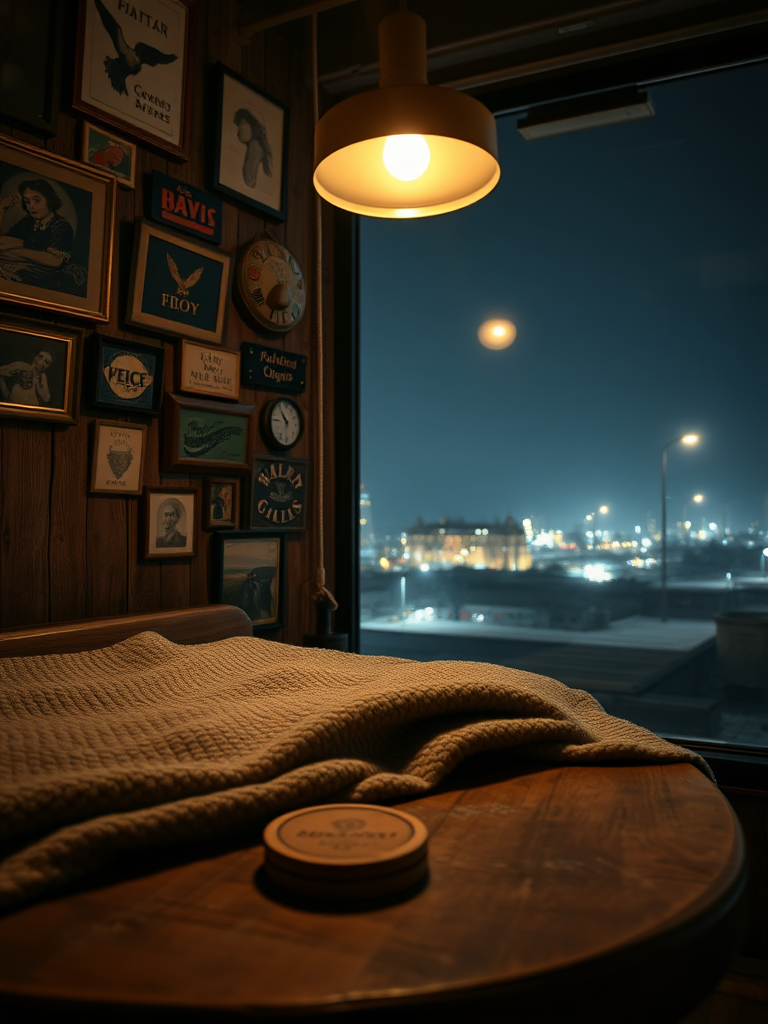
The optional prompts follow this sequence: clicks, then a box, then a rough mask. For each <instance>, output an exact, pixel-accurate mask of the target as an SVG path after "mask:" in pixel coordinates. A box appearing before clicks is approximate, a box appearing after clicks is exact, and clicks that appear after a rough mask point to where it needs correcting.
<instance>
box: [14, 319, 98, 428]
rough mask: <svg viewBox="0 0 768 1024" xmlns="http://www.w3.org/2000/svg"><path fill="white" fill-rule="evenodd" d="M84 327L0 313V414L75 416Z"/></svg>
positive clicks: (56, 418) (72, 419) (58, 419)
mask: <svg viewBox="0 0 768 1024" xmlns="http://www.w3.org/2000/svg"><path fill="white" fill-rule="evenodd" d="M82 344H83V333H82V331H79V330H76V329H73V328H71V327H53V326H51V325H50V324H40V323H35V322H33V321H31V320H22V319H18V318H16V317H11V316H0V416H13V417H17V418H21V419H29V420H49V421H53V422H56V423H75V422H77V402H78V391H79V388H78V382H79V380H80V372H79V367H80V359H81V355H80V353H81V350H82Z"/></svg>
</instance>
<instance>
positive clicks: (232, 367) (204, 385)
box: [177, 339, 240, 402]
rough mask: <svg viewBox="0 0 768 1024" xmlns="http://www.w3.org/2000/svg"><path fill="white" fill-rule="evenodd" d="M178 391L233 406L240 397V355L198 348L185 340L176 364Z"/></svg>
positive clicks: (214, 349)
mask: <svg viewBox="0 0 768 1024" xmlns="http://www.w3.org/2000/svg"><path fill="white" fill-rule="evenodd" d="M178 366H179V374H178V382H177V386H178V389H179V391H189V392H191V393H192V394H193V395H208V396H209V397H210V398H227V399H229V400H230V401H234V402H236V401H237V400H238V398H239V397H240V353H239V352H232V351H230V350H229V349H226V348H212V347H211V346H210V345H198V344H197V343H196V342H194V341H187V340H186V339H185V340H184V341H182V343H181V358H180V359H179V361H178Z"/></svg>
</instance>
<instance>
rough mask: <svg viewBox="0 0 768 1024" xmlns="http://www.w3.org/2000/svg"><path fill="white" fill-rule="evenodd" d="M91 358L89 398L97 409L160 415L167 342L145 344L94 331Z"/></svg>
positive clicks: (89, 359)
mask: <svg viewBox="0 0 768 1024" xmlns="http://www.w3.org/2000/svg"><path fill="white" fill-rule="evenodd" d="M90 346H91V348H90V351H89V357H88V368H89V373H88V392H87V396H86V400H87V401H88V404H89V405H93V406H95V407H96V408H97V409H112V410H113V411H114V412H116V411H117V410H120V412H124V413H140V414H141V415H143V416H157V415H158V414H159V413H160V403H161V402H162V400H163V370H164V367H165V348H164V346H163V345H144V344H142V343H141V342H138V341H120V339H119V338H107V337H105V336H104V335H103V334H94V336H93V337H92V338H91V341H90Z"/></svg>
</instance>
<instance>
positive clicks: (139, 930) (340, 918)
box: [0, 756, 745, 1024]
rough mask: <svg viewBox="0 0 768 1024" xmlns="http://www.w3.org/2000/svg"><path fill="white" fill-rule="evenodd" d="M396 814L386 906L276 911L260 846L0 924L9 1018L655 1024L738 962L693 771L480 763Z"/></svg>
mask: <svg viewBox="0 0 768 1024" xmlns="http://www.w3.org/2000/svg"><path fill="white" fill-rule="evenodd" d="M398 806H399V807H402V808H403V809H404V810H407V811H409V812H410V813H412V814H415V815H417V816H418V817H419V818H421V820H422V821H424V823H425V824H426V825H427V827H428V829H429V832H430V840H429V863H430V874H429V878H428V881H427V883H426V884H425V885H424V886H423V887H422V888H421V889H419V890H418V891H416V892H415V893H412V894H410V895H409V898H407V899H403V900H401V901H400V902H391V903H389V904H387V903H379V904H370V905H364V906H360V907H358V906H356V907H353V908H346V909H344V908H343V907H341V906H339V905H336V906H334V905H328V906H323V905H319V904H316V905H303V904H301V903H294V904H291V903H290V902H285V901H281V900H279V899H278V898H276V894H275V892H274V891H270V890H269V888H268V887H267V885H266V883H265V882H263V880H262V875H263V872H260V870H259V869H260V867H261V864H262V861H263V850H262V847H261V844H260V843H259V842H258V835H259V834H260V832H259V833H257V834H256V835H254V836H253V837H251V840H252V841H251V842H250V843H249V844H246V843H245V842H244V843H242V844H241V845H239V846H238V847H234V846H233V845H231V844H230V846H229V847H228V848H226V849H206V850H205V851H200V850H199V849H197V850H195V851H185V852H186V854H187V855H188V858H189V859H188V860H187V861H186V862H185V861H184V860H183V859H181V858H180V857H179V855H178V851H177V852H176V853H175V854H173V855H168V854H165V855H163V857H164V859H161V858H157V857H155V859H154V860H152V861H148V860H144V861H139V862H137V863H136V862H135V863H134V865H133V870H131V868H130V867H127V868H126V867H125V866H123V867H122V868H121V870H120V871H119V872H118V871H113V872H112V874H111V876H109V877H104V876H102V877H100V878H99V879H98V886H96V885H95V884H94V883H93V882H92V883H91V884H90V885H88V886H81V887H80V888H78V889H76V890H74V889H71V890H69V891H68V892H67V893H65V894H64V895H62V896H60V897H59V898H56V899H51V900H49V901H47V902H45V903H40V904H37V905H33V906H30V907H27V908H25V909H23V910H20V911H17V912H16V913H14V914H11V915H9V916H6V917H5V918H3V919H2V920H0V999H1V1000H2V1002H3V1003H4V1004H5V1006H6V1012H7V1013H9V1014H10V1017H8V1016H7V1017H6V1019H19V1020H21V1019H30V1017H29V1016H28V1014H29V1013H30V1012H31V1011H32V1010H33V1009H35V1008H37V1010H39V1009H41V1008H42V1009H45V1008H46V1007H47V1008H48V1009H49V1010H51V1012H52V1013H54V1012H58V1011H59V1010H61V1006H60V1005H59V1004H60V1002H61V1001H76V1002H77V1010H78V1019H80V1020H84V1019H94V1020H95V1019H101V1020H105V1019H109V1020H110V1021H111V1020H118V1019H126V1020H139V1019H140V1020H141V1021H142V1022H144V1021H146V1020H149V1019H151V1018H152V1014H153V1013H154V1014H155V1015H156V1017H157V1019H162V1020H163V1021H165V1020H171V1019H176V1017H177V1016H178V1017H179V1019H184V1020H187V1019H190V1008H196V1009H197V1010H198V1011H199V1012H200V1014H201V1015H202V1017H203V1018H204V1019H209V1018H211V1019H214V1018H215V1019H218V1018H220V1017H222V1016H223V1017H225V1018H229V1017H230V1015H231V1014H233V1013H235V1014H240V1013H246V1014H250V1015H256V1016H262V1017H264V1016H266V1017H269V1016H275V1017H280V1018H281V1019H285V1018H286V1017H289V1018H290V1017H293V1016H297V1017H300V1018H301V1019H302V1020H306V1019H312V1017H311V1015H313V1014H315V1015H320V1016H323V1017H324V1019H326V1020H328V1016H327V1015H328V1014H329V1013H330V1014H331V1015H332V1017H333V1016H335V1015H336V1012H337V1011H338V1012H341V1011H343V1016H342V1018H341V1020H343V1021H348V1022H352V1021H357V1020H366V1021H368V1020H370V1021H374V1020H379V1019H381V1020H391V1019H394V1017H393V1013H394V1011H397V1012H398V1013H399V1014H401V1015H402V1014H403V1013H406V1014H409V1013H416V1012H417V1011H416V1010H414V1011H408V1009H407V1008H408V1007H409V1006H413V1007H417V1008H419V1009H418V1013H419V1014H420V1015H421V1019H423V1020H427V1021H431V1020H433V1019H434V1020H438V1019H439V1020H440V1021H451V1020H457V1021H458V1020H482V1021H483V1024H489V1022H492V1021H496V1020H499V1021H501V1020H515V1021H516V1022H518V1024H519V1022H522V1021H526V1020H537V1021H539V1022H546V1024H549V1022H557V1021H559V1020H561V1019H562V1020H564V1021H565V1020H567V1021H568V1022H569V1024H572V1022H576V1021H582V1020H583V1021H585V1022H589V1024H596V1022H599V1021H606V1022H611V1024H614V1022H615V1021H618V1020H621V1021H622V1022H623V1024H628V1022H631V1021H638V1022H641V1024H646V1022H647V1021H649V1020H653V1021H654V1024H657V1022H661V1021H664V1020H669V1021H673V1020H676V1019H677V1018H678V1017H679V1016H681V1015H682V1014H683V1013H684V1012H686V1011H687V1009H688V1008H689V1007H690V1006H692V1005H694V1004H695V1002H697V1001H698V1000H699V999H700V998H702V997H703V996H704V995H705V994H706V993H707V991H709V990H710V989H711V988H713V987H714V985H715V984H716V982H717V980H718V976H719V973H721V972H722V971H723V970H724V968H725V965H726V963H727V961H728V958H729V957H730V955H731V954H732V953H733V952H734V951H735V944H736V942H737V940H738V935H739V928H740V917H741V904H742V903H743V900H742V899H741V895H742V893H743V885H744V874H745V868H744V855H743V850H742V842H741V833H740V829H739V826H738V823H737V822H736V819H735V818H734V815H733V813H732V811H731V809H730V806H729V804H728V803H727V801H726V800H725V799H724V798H723V797H722V795H721V794H720V793H719V791H718V790H717V788H716V787H715V786H714V785H713V784H712V783H711V782H709V781H708V779H706V778H705V776H704V775H703V774H701V773H700V772H699V771H698V770H697V769H695V768H693V767H692V766H690V765H684V764H676V765H663V766H661V765H660V766H655V765H651V766H649V765H637V766H635V765H630V766H627V765H624V766H610V767H603V766H600V767H582V766H568V767H563V766H549V765H542V764H533V763H531V762H525V763H523V762H518V761H515V760H514V759H512V758H511V757H503V756H496V757H490V758H489V757H486V758H480V759H474V760H473V761H471V762H469V763H468V764H467V765H465V766H463V767H462V768H461V769H459V771H458V772H457V773H454V775H453V776H452V777H451V779H450V780H449V782H448V783H447V784H446V785H444V786H443V787H442V788H441V789H440V790H439V791H436V792H434V793H432V794H430V795H428V796H426V797H423V798H422V799H418V800H412V801H408V802H404V803H402V804H399V805H398ZM201 854H202V855H201ZM193 858H195V859H193ZM52 1001H53V1002H52ZM104 1004H110V1005H109V1007H105V1005H104ZM421 1004H425V1005H421ZM139 1007H140V1008H141V1009H139ZM67 1008H68V1009H71V1008H72V1007H71V1005H69V1004H68V1007H67ZM152 1008H155V1009H154V1010H153V1009H152ZM157 1008H162V1009H161V1010H158V1009H157ZM513 1011H514V1012H513ZM14 1012H15V1013H16V1014H17V1018H14ZM106 1014H108V1015H109V1016H108V1017H107V1016H105V1015H106ZM649 1014H650V1015H649ZM305 1015H310V1016H305ZM561 1015H562V1016H561ZM192 1016H193V1017H194V1019H197V1014H193V1015H192ZM51 1019H58V1018H57V1017H56V1016H55V1015H54V1016H52V1017H51ZM399 1019H412V1017H410V1016H408V1017H402V1016H401V1017H400V1018H399Z"/></svg>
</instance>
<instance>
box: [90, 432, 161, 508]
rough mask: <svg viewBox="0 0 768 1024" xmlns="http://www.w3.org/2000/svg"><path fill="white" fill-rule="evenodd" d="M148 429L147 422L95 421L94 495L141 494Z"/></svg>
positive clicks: (92, 490) (92, 478) (92, 466)
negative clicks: (145, 423)
mask: <svg viewBox="0 0 768 1024" xmlns="http://www.w3.org/2000/svg"><path fill="white" fill-rule="evenodd" d="M146 439H147V428H146V427H145V426H144V424H143V423H117V422H112V421H110V420H94V423H93V461H92V465H91V493H92V494H119V495H122V496H125V495H126V494H141V486H142V478H143V475H144V449H145V447H146Z"/></svg>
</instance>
